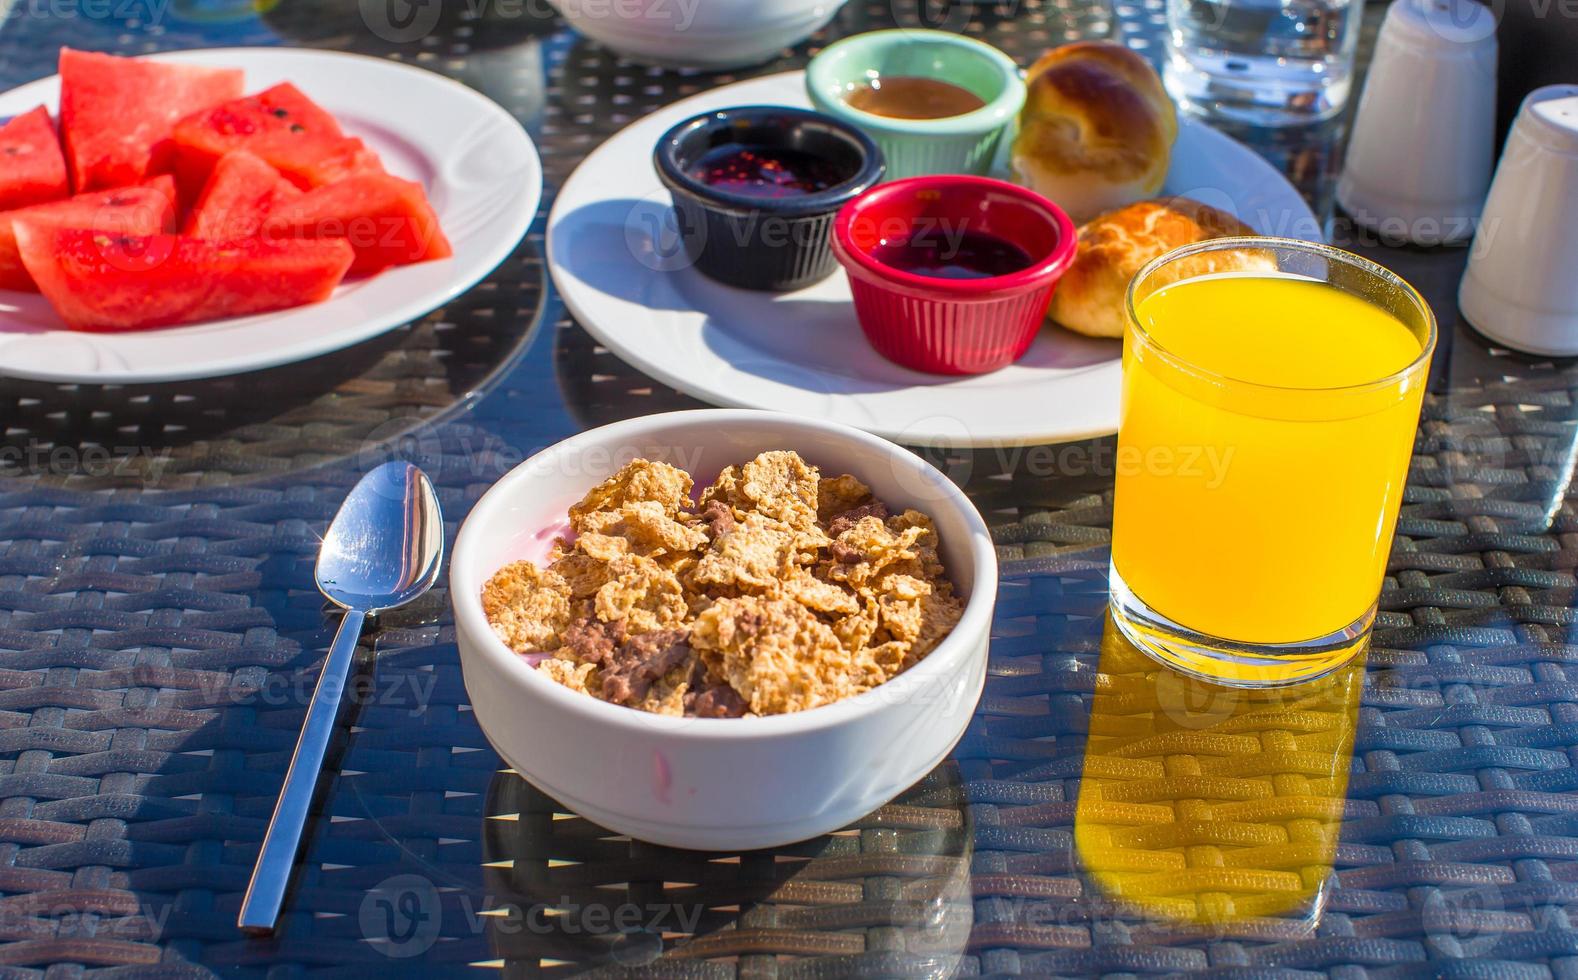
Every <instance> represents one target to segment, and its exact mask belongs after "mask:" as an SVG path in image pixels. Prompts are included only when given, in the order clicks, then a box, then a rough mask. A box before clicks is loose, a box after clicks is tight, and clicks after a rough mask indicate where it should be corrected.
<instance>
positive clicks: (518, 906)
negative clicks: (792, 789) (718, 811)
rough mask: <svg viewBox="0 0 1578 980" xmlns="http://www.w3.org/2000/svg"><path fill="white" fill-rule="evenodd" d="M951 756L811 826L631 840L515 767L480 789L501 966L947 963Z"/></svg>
mask: <svg viewBox="0 0 1578 980" xmlns="http://www.w3.org/2000/svg"><path fill="white" fill-rule="evenodd" d="M964 802H965V801H964V791H963V787H962V785H961V784H960V779H959V771H958V768H957V766H956V765H954V764H952V763H945V764H943V765H942V766H940V767H938V768H937V769H936V770H935V771H933V772H932V773H931V774H930V775H928V776H927V777H926V778H924V779H923V780H921V782H919V783H917V784H916V785H915V786H914V787H912V788H911V789H910V790H908V791H907V792H905V793H904V794H903V795H901V796H900V797H899V798H898V799H897V800H895V801H894V802H893V803H891V804H889V805H888V806H885V807H883V808H882V809H880V810H878V811H876V812H875V813H872V814H871V815H869V816H868V817H866V818H864V819H863V820H860V821H858V822H857V823H856V824H854V825H853V826H851V827H849V828H847V829H845V830H842V831H837V832H835V833H833V834H829V835H826V836H823V837H819V838H816V839H814V840H810V841H805V842H803V843H800V844H792V845H788V846H785V847H780V848H773V849H769V850H761V851H747V852H737V851H736V852H700V851H685V850H678V849H675V848H667V847H660V846H657V845H653V844H644V843H642V842H640V841H635V840H631V839H630V838H628V837H625V836H622V835H620V834H617V833H615V832H613V831H609V830H605V829H603V828H601V827H598V826H597V825H595V824H593V823H591V822H590V821H587V820H585V819H583V818H581V817H578V816H575V815H574V814H572V813H569V812H568V811H566V810H565V809H564V808H563V807H561V806H560V805H559V804H557V803H555V802H554V801H553V800H552V799H550V798H549V797H547V796H546V795H544V794H543V793H541V792H539V791H538V790H536V789H534V788H533V787H532V786H531V785H530V784H529V783H527V782H526V781H525V780H524V779H522V778H521V777H519V776H517V775H515V774H514V773H513V772H510V771H505V772H501V773H500V774H499V775H498V776H497V777H496V778H495V779H494V780H493V784H492V786H491V787H490V788H489V794H488V805H487V819H486V821H485V825H484V829H483V840H482V847H483V860H484V862H485V864H486V868H487V877H486V882H487V892H488V894H489V895H490V896H491V900H492V901H493V902H494V903H496V908H497V909H498V911H497V912H495V913H494V914H493V915H491V916H490V917H489V918H488V920H487V921H488V926H489V928H488V933H489V938H490V941H491V943H492V946H493V951H494V953H495V954H496V955H497V956H498V957H500V958H501V959H502V960H503V961H504V968H505V970H506V972H507V973H508V972H511V971H517V972H518V971H526V972H531V971H533V970H535V969H536V968H538V967H539V966H540V965H542V964H543V961H548V960H553V961H560V962H561V963H562V964H564V966H565V968H566V969H567V970H570V971H575V972H578V971H579V970H592V969H597V968H599V967H604V968H609V967H612V968H621V969H625V970H632V971H634V974H633V975H654V976H667V975H671V974H672V973H673V971H675V970H676V969H680V968H681V965H682V964H685V963H691V964H695V966H694V967H692V969H706V968H707V967H710V966H714V965H723V964H725V963H726V964H728V965H729V966H730V969H731V972H733V971H736V970H737V971H738V974H739V975H745V974H747V973H749V972H750V971H751V970H752V969H754V968H756V967H757V966H758V965H759V966H762V967H777V968H782V966H783V965H784V964H785V963H786V962H787V961H791V960H792V961H793V963H794V964H795V968H796V969H799V970H812V971H816V972H818V973H820V974H822V975H828V976H832V975H840V976H849V975H857V974H858V975H884V976H910V977H939V978H940V977H946V976H951V975H953V974H954V972H955V971H956V970H957V968H958V966H959V962H960V958H961V956H962V955H963V953H964V948H965V942H966V940H967V939H968V937H969V934H970V926H971V921H972V910H971V900H970V892H969V870H970V857H971V852H972V849H973V834H972V828H971V827H970V823H969V817H968V811H967V810H966V809H965V806H964Z"/></svg>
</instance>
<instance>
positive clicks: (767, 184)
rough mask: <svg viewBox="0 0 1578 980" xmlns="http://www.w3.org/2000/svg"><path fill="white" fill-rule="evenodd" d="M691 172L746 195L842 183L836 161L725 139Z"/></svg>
mask: <svg viewBox="0 0 1578 980" xmlns="http://www.w3.org/2000/svg"><path fill="white" fill-rule="evenodd" d="M690 175H691V176H692V177H694V178H696V179H697V180H699V181H701V182H702V183H704V184H706V185H707V186H709V187H716V188H718V189H719V190H723V191H729V192H731V193H734V194H743V195H745V196H746V197H778V198H782V197H804V196H806V195H807V194H816V193H819V192H821V191H825V190H827V189H828V188H829V187H833V186H836V185H838V184H842V183H843V182H844V181H845V180H846V179H848V177H849V175H848V174H846V173H844V172H843V171H842V170H841V169H840V168H839V167H838V166H837V165H836V164H834V163H832V162H831V161H828V160H825V159H823V158H821V157H818V156H813V155H811V154H809V153H805V152H802V151H800V150H792V149H788V148H784V147H772V148H768V147H761V146H743V145H741V144H739V143H726V144H724V145H722V146H716V147H713V148H712V149H711V150H708V151H707V153H706V155H704V156H703V157H702V158H701V159H700V160H698V161H696V163H695V164H693V165H692V166H691V168H690Z"/></svg>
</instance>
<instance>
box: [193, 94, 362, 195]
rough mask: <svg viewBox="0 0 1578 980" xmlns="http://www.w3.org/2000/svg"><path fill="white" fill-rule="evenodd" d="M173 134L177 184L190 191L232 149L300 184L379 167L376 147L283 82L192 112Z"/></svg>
mask: <svg viewBox="0 0 1578 980" xmlns="http://www.w3.org/2000/svg"><path fill="white" fill-rule="evenodd" d="M174 139H175V145H176V157H177V163H176V168H177V172H178V173H179V174H180V176H181V188H182V190H183V191H184V192H186V193H187V194H190V195H194V196H195V195H196V193H197V192H198V191H199V190H201V188H202V187H203V186H204V184H205V183H206V182H207V180H208V177H209V174H210V173H211V172H212V171H213V169H214V167H215V166H216V165H217V164H218V163H219V160H220V158H221V157H223V156H224V155H225V154H226V153H229V152H230V151H232V150H246V151H247V152H249V153H251V154H253V155H255V156H257V157H258V158H259V159H261V160H263V161H264V162H266V163H268V164H269V165H270V166H272V167H274V168H275V169H276V170H278V171H279V172H280V173H282V174H284V175H285V177H286V179H288V180H290V181H291V183H293V184H295V185H296V186H297V187H300V188H302V189H303V190H308V189H311V188H313V187H321V186H323V185H324V184H328V183H332V182H333V181H336V180H339V179H340V178H342V177H346V176H349V175H351V174H353V173H360V172H369V173H382V172H383V165H382V164H381V163H380V162H379V160H378V155H377V154H376V153H374V152H373V151H372V150H369V149H368V148H367V147H366V145H365V144H363V143H362V141H361V140H359V139H354V138H352V137H348V136H346V135H345V134H344V133H342V132H341V131H340V125H339V123H337V122H335V120H334V117H333V116H331V115H329V113H328V112H326V111H325V110H324V109H322V108H321V107H319V106H318V105H317V104H316V103H314V102H313V101H312V100H311V99H309V98H307V97H306V96H305V95H303V94H302V93H301V92H300V90H298V89H297V88H296V87H295V86H294V85H291V84H290V83H289V82H285V83H283V84H280V85H276V86H274V87H273V88H271V89H268V90H267V91H265V92H259V93H258V94H257V95H249V96H247V97H246V98H244V99H235V100H233V101H230V102H226V103H224V104H223V105H217V106H213V107H212V108H209V109H206V110H203V111H202V112H195V113H192V114H191V115H189V116H187V117H186V118H185V119H182V120H181V121H180V122H178V123H177V124H176V126H175V135H174Z"/></svg>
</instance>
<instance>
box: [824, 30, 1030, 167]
mask: <svg viewBox="0 0 1578 980" xmlns="http://www.w3.org/2000/svg"><path fill="white" fill-rule="evenodd" d="M882 75H909V76H920V77H924V78H936V79H940V80H942V81H945V82H952V83H953V84H955V85H959V86H961V87H963V88H967V89H969V90H970V91H971V92H974V93H975V94H976V95H977V96H979V97H980V98H981V99H982V100H984V101H985V102H986V105H985V106H984V107H982V108H980V109H977V110H975V111H974V112H968V113H965V114H964V115H962V116H948V117H946V118H944V119H892V118H889V117H888V116H878V115H874V114H872V113H869V112H862V111H861V110H859V109H856V108H855V107H853V106H851V105H850V104H849V103H848V102H846V101H844V100H845V97H846V96H847V95H848V93H849V92H850V91H851V90H853V89H855V88H857V87H859V86H861V85H864V84H867V83H868V82H870V81H871V80H872V79H873V78H878V77H880V76H882ZM805 87H806V92H807V94H809V95H810V97H811V104H812V105H814V106H816V108H817V110H818V111H819V112H824V113H826V114H828V115H830V116H833V117H835V118H838V119H842V120H844V121H846V122H850V123H853V124H854V125H856V126H859V127H860V128H861V129H863V130H865V131H866V133H867V134H869V135H870V136H871V138H872V139H874V140H876V142H877V145H878V146H880V147H882V153H883V156H885V157H886V158H887V161H888V172H887V179H888V180H896V179H899V178H903V177H920V176H925V175H928V174H985V173H986V172H987V171H988V170H989V169H990V168H991V166H992V160H993V158H994V157H995V156H996V154H997V144H998V141H999V140H1000V139H1001V138H1002V135H1003V130H1004V129H1005V128H1006V127H1007V125H1008V123H1010V122H1011V121H1012V120H1013V119H1014V118H1015V117H1016V116H1018V114H1019V110H1020V109H1021V108H1022V107H1023V106H1024V104H1025V83H1024V79H1023V78H1022V77H1021V76H1020V74H1019V67H1018V66H1017V65H1015V64H1014V62H1013V60H1012V59H1010V58H1009V57H1008V56H1007V55H1006V54H1004V53H1003V52H1001V51H999V50H997V49H996V48H994V47H992V46H991V45H989V44H982V43H981V42H980V41H973V40H971V39H969V38H967V37H961V36H960V35H958V34H949V33H947V32H945V31H923V30H909V29H906V28H899V29H896V30H889V31H871V32H869V33H866V34H857V35H855V36H854V37H849V38H845V39H844V40H842V41H839V42H837V43H836V44H831V45H829V46H828V47H827V48H825V49H824V50H823V51H822V53H821V54H819V55H817V56H816V57H815V58H813V59H811V64H810V66H809V67H808V68H807V69H806V73H805Z"/></svg>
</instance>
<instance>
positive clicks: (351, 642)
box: [236, 462, 444, 933]
mask: <svg viewBox="0 0 1578 980" xmlns="http://www.w3.org/2000/svg"><path fill="white" fill-rule="evenodd" d="M443 555H444V519H443V516H442V515H441V514H440V512H439V509H438V497H437V495H435V494H434V493H433V484H432V483H430V482H428V479H427V474H425V473H423V472H422V471H421V470H420V469H418V468H416V467H415V466H412V465H411V464H410V463H402V462H394V463H385V464H384V465H382V466H380V467H378V468H377V469H375V470H373V471H372V472H370V473H368V474H367V475H366V476H364V477H362V479H361V482H359V483H357V484H356V486H355V488H354V489H352V490H351V493H350V496H348V497H346V498H345V503H343V504H341V505H340V512H339V513H338V514H336V515H334V522H333V523H332V524H330V525H329V533H328V535H326V536H325V537H324V539H323V546H322V548H321V549H320V550H319V552H318V573H317V578H318V588H319V590H320V591H322V592H323V594H324V595H326V596H328V597H329V599H330V601H332V602H334V603H335V604H336V605H339V606H343V607H344V609H345V616H344V618H343V619H341V620H340V630H339V632H338V633H336V634H335V635H334V644H333V645H332V646H330V647H329V655H328V656H327V657H325V658H324V661H323V671H322V673H320V674H319V675H318V686H317V688H316V689H315V690H314V691H313V694H312V704H311V705H309V706H308V708H307V720H306V721H305V722H304V723H303V724H302V727H301V738H300V739H299V740H298V741H297V742H296V754H295V755H294V756H292V757H291V760H290V769H289V770H287V771H286V773H285V785H284V787H283V788H282V789H281V790H280V794H279V802H278V803H277V804H275V806H274V816H273V817H271V818H269V824H268V832H267V833H266V834H265V835H264V837H263V849H262V851H261V852H259V854H258V863H257V866H256V867H255V868H254V869H253V870H252V882H251V884H249V885H247V894H246V897H245V898H244V899H242V901H241V915H240V917H239V918H238V919H237V920H236V925H237V926H239V927H240V928H241V929H242V931H244V932H248V933H269V932H272V931H273V930H274V922H275V920H276V919H278V918H279V911H280V905H281V904H282V903H283V902H284V898H285V886H286V885H287V884H288V883H289V881H290V873H291V869H292V868H293V867H294V865H295V863H296V850H297V848H298V847H299V846H300V844H301V833H302V828H303V827H304V826H305V825H306V822H307V811H308V809H309V808H310V806H311V804H312V797H313V791H314V788H315V787H316V785H317V782H318V771H319V770H320V769H321V768H322V767H323V757H324V754H325V752H326V751H327V749H328V746H329V737H330V736H331V735H332V734H333V733H334V720H335V717H336V716H337V715H338V713H339V708H340V698H341V695H342V693H343V692H344V689H345V681H346V678H347V677H348V676H349V674H350V669H351V661H352V657H353V654H355V652H356V642H357V639H358V637H360V635H361V632H362V624H363V623H364V622H366V620H367V617H368V615H370V614H372V613H375V612H379V611H381V610H385V609H393V608H395V607H396V606H403V605H405V604H406V603H408V602H410V601H411V600H413V599H415V598H417V597H418V596H420V595H421V594H422V593H424V592H426V591H427V590H428V589H429V588H431V587H432V585H433V582H434V581H435V580H436V579H437V578H438V572H439V568H440V566H441V565H442V559H443Z"/></svg>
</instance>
